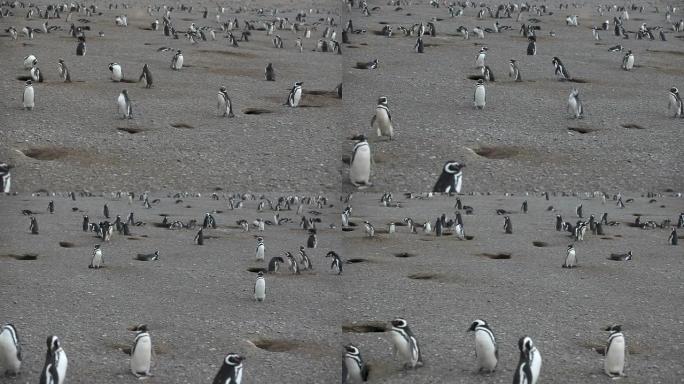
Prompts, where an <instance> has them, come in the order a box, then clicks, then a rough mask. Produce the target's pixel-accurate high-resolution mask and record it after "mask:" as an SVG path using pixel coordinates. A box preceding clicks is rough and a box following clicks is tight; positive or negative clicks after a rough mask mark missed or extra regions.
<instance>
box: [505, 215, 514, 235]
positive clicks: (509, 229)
mask: <svg viewBox="0 0 684 384" xmlns="http://www.w3.org/2000/svg"><path fill="white" fill-rule="evenodd" d="M503 227H504V231H505V232H506V234H508V235H510V234H513V224H512V223H511V218H510V217H508V216H504V226H503Z"/></svg>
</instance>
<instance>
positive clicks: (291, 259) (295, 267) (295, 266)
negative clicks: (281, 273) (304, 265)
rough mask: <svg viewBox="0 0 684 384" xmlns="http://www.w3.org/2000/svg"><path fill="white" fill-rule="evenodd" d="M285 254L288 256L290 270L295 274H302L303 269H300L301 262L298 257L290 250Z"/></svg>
mask: <svg viewBox="0 0 684 384" xmlns="http://www.w3.org/2000/svg"><path fill="white" fill-rule="evenodd" d="M285 256H286V257H287V262H288V268H287V269H288V270H289V271H290V272H292V273H293V274H295V275H299V274H301V273H302V272H301V270H300V269H299V263H298V262H297V259H295V257H294V256H293V255H292V253H290V252H285Z"/></svg>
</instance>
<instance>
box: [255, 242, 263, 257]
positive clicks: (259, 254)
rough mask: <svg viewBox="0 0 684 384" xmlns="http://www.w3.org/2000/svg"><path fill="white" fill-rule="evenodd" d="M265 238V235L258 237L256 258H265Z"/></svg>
mask: <svg viewBox="0 0 684 384" xmlns="http://www.w3.org/2000/svg"><path fill="white" fill-rule="evenodd" d="M264 250H265V249H264V238H263V237H257V246H256V252H255V258H256V259H257V260H261V261H263V260H264Z"/></svg>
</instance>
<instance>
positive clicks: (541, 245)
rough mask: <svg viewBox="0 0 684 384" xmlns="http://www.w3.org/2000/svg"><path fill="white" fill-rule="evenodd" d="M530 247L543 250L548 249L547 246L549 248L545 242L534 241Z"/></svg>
mask: <svg viewBox="0 0 684 384" xmlns="http://www.w3.org/2000/svg"><path fill="white" fill-rule="evenodd" d="M532 245H533V246H535V247H537V248H544V247H548V246H549V243H547V242H545V241H538V240H535V241H533V242H532Z"/></svg>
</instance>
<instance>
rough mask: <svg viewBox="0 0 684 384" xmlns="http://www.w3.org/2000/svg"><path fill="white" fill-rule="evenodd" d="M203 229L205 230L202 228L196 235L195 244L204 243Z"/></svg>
mask: <svg viewBox="0 0 684 384" xmlns="http://www.w3.org/2000/svg"><path fill="white" fill-rule="evenodd" d="M203 231H204V229H203V228H200V229H199V231H198V232H197V234H196V235H195V238H194V239H193V241H194V242H195V244H197V245H204V232H203Z"/></svg>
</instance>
